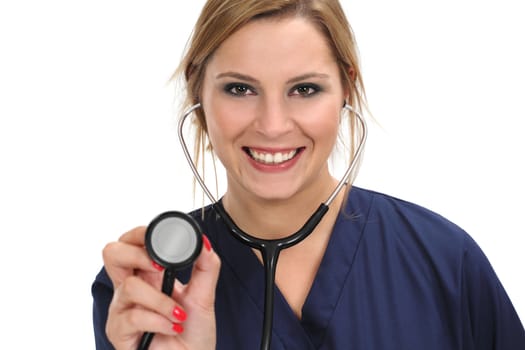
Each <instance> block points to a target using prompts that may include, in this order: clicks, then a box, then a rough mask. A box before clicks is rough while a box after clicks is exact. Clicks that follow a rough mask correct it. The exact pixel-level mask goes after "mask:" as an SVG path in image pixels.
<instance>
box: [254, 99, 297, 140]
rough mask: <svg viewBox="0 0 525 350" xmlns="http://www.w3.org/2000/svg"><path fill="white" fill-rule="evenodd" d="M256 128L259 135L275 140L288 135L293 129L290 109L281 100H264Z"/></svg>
mask: <svg viewBox="0 0 525 350" xmlns="http://www.w3.org/2000/svg"><path fill="white" fill-rule="evenodd" d="M257 109H258V111H257V118H256V120H255V127H256V130H257V132H258V133H260V134H262V135H264V136H265V137H267V138H270V139H275V138H279V137H281V136H283V135H286V134H287V133H289V132H290V131H292V129H293V119H292V117H291V115H290V112H291V111H290V109H289V108H287V106H286V104H285V102H284V101H282V100H280V99H264V100H262V101H261V103H260V104H259V106H258V108H257Z"/></svg>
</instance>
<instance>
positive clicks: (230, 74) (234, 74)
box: [216, 72, 330, 84]
mask: <svg viewBox="0 0 525 350" xmlns="http://www.w3.org/2000/svg"><path fill="white" fill-rule="evenodd" d="M227 77H229V78H236V79H240V80H244V81H248V82H252V83H257V82H258V81H257V79H255V78H253V77H251V76H249V75H246V74H241V73H237V72H224V73H220V74H217V76H216V79H221V78H227ZM311 78H320V79H328V78H330V76H329V75H328V74H324V73H315V72H312V73H306V74H301V75H299V76H297V77H294V78H291V79H289V80H288V81H287V82H286V83H287V84H292V83H296V82H299V81H302V80H306V79H311Z"/></svg>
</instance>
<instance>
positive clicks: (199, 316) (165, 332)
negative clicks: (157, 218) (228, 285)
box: [103, 227, 220, 350]
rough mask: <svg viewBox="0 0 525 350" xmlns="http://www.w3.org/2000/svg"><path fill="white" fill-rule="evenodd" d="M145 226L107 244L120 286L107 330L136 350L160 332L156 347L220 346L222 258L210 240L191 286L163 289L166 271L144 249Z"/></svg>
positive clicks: (122, 346)
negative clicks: (167, 291) (218, 306)
mask: <svg viewBox="0 0 525 350" xmlns="http://www.w3.org/2000/svg"><path fill="white" fill-rule="evenodd" d="M145 231H146V228H145V227H137V228H135V229H133V230H131V231H129V232H127V233H125V234H124V235H122V236H121V237H120V239H119V240H118V242H112V243H109V244H108V245H106V247H105V248H104V251H103V258H104V266H105V268H106V271H107V273H108V275H109V277H110V278H111V280H112V282H113V286H114V289H115V292H114V296H113V300H112V302H111V305H110V307H109V314H108V320H107V324H106V333H107V335H108V338H109V340H110V341H111V343H112V344H113V346H114V347H115V348H116V349H118V350H136V349H137V346H138V344H139V341H140V339H141V337H142V335H143V334H144V332H154V333H156V335H155V337H154V338H153V341H152V342H151V345H150V348H149V349H150V350H160V349H188V350H189V349H191V350H200V349H203V350H204V349H206V350H208V349H214V348H215V343H216V329H215V311H214V302H215V287H216V284H217V279H218V275H219V270H220V260H219V257H218V256H217V254H216V253H215V252H214V251H213V250H212V249H211V247H210V245H209V242H207V238H206V237H205V236H203V240H204V244H203V249H202V251H201V254H200V255H199V257H198V259H197V260H196V262H195V264H194V267H193V272H192V278H191V280H190V282H189V283H188V284H187V285H182V284H181V283H180V282H178V281H177V282H176V283H175V286H174V289H173V294H172V295H171V297H170V296H167V295H165V294H163V293H162V292H161V291H160V286H161V283H162V273H161V272H160V271H158V270H157V268H155V266H154V265H153V263H152V260H151V259H150V258H149V256H148V254H147V252H146V250H145V249H144V236H145Z"/></svg>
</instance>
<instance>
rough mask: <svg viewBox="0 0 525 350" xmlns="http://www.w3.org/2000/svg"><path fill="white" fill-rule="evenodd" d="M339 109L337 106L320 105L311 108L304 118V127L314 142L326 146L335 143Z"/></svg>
mask: <svg viewBox="0 0 525 350" xmlns="http://www.w3.org/2000/svg"><path fill="white" fill-rule="evenodd" d="M339 122H340V110H339V108H337V107H328V108H327V107H326V106H324V107H320V108H315V109H311V110H310V111H309V112H308V118H306V119H305V123H304V124H303V125H304V126H305V129H307V131H306V130H305V131H306V132H307V133H308V134H309V135H310V136H311V138H312V139H314V140H315V142H317V143H318V144H319V143H324V144H326V145H327V146H328V147H332V146H333V145H334V144H335V141H336V139H337V135H338V132H339Z"/></svg>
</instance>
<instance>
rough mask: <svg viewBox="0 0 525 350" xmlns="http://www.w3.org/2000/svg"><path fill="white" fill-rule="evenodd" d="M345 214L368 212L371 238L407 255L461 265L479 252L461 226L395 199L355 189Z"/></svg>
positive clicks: (368, 228) (412, 204)
mask: <svg viewBox="0 0 525 350" xmlns="http://www.w3.org/2000/svg"><path fill="white" fill-rule="evenodd" d="M345 210H346V211H347V212H350V213H351V212H361V213H363V214H364V212H363V211H364V210H366V216H364V224H365V226H366V229H365V231H366V235H367V236H369V237H368V238H370V239H372V238H374V237H375V238H377V239H380V240H381V241H382V242H383V244H386V245H387V246H389V247H392V246H395V247H397V248H396V249H402V250H403V251H405V253H410V254H416V255H424V256H426V258H427V259H430V260H434V261H443V260H444V261H452V262H453V263H460V262H461V260H462V258H463V255H464V254H465V252H466V251H468V250H475V251H479V247H478V246H477V245H476V243H475V242H474V240H473V239H472V238H471V237H470V235H469V234H468V233H467V232H465V231H464V230H463V229H462V228H461V227H459V226H458V225H457V224H455V223H453V222H452V221H450V220H448V219H447V218H445V217H444V216H442V215H441V214H439V213H437V212H435V211H433V210H431V209H429V208H426V207H423V206H421V205H419V204H416V203H413V202H410V201H407V200H404V199H401V198H398V197H395V196H392V195H388V194H385V193H380V192H376V191H371V190H368V189H363V188H359V187H354V188H352V190H351V192H350V194H349V198H348V203H347V206H346V208H345ZM383 248H386V247H383Z"/></svg>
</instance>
